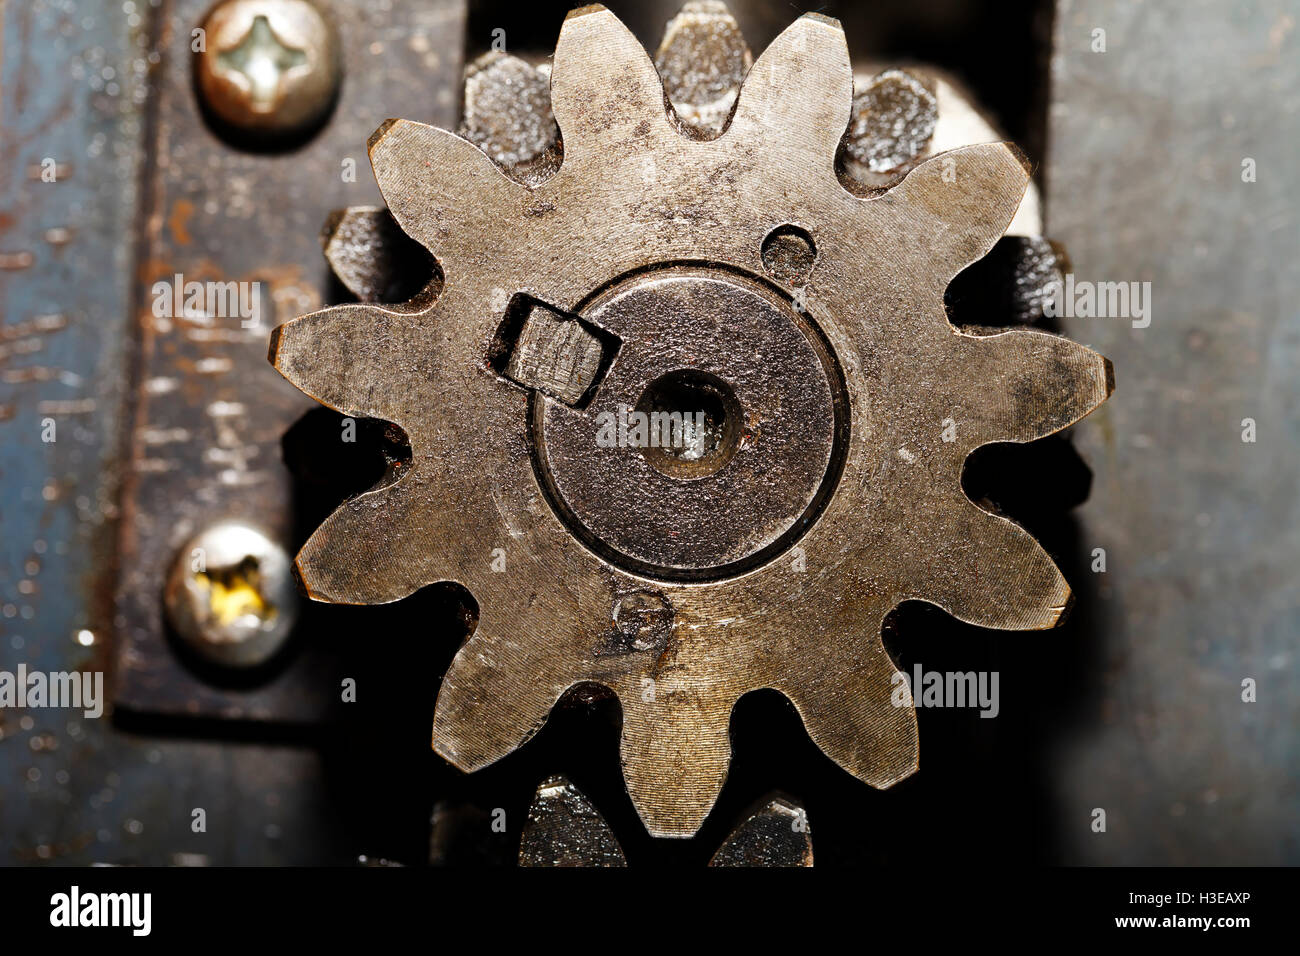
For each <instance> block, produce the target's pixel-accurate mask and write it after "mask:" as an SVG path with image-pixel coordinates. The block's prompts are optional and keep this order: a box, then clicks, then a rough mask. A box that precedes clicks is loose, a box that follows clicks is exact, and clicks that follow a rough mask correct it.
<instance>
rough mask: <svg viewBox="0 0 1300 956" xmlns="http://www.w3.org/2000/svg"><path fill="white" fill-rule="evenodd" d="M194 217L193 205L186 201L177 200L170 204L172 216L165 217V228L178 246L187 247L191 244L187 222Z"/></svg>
mask: <svg viewBox="0 0 1300 956" xmlns="http://www.w3.org/2000/svg"><path fill="white" fill-rule="evenodd" d="M192 215H194V203H192V202H190V201H189V200H188V199H178V200H176V202H174V203H172V214H171V215H170V216H168V217H167V228H168V229H170V230H171V234H172V238H173V239H175V240H176V242H177V244H178V245H182V246H188V245H189V244H190V242H191V239H190V230H189V220H190V217H191V216H192Z"/></svg>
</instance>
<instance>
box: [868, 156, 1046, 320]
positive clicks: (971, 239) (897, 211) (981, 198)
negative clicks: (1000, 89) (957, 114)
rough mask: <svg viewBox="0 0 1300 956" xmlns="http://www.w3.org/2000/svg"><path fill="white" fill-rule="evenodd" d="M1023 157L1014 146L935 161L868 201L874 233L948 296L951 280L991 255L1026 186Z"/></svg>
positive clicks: (931, 160)
mask: <svg viewBox="0 0 1300 956" xmlns="http://www.w3.org/2000/svg"><path fill="white" fill-rule="evenodd" d="M1029 177H1030V170H1029V166H1028V163H1027V161H1026V160H1025V156H1024V154H1023V153H1022V152H1020V150H1019V149H1017V148H1016V147H1015V146H1013V145H1012V144H1011V143H986V144H984V145H980V146H964V147H962V148H961V149H954V150H950V151H948V152H946V153H940V154H939V155H938V156H934V157H931V158H930V159H928V160H926V161H925V162H923V163H921V164H920V165H919V166H917V167H916V168H915V169H913V170H912V171H911V172H910V173H908V174H907V176H906V177H904V179H903V181H902V182H900V183H899V184H898V185H896V186H894V187H892V188H891V189H889V190H887V191H886V192H884V193H882V194H880V195H879V196H877V197H876V198H875V199H872V200H869V201H867V202H866V204H865V205H866V207H867V208H868V209H869V210H871V213H872V214H873V215H876V216H880V217H883V218H884V219H885V221H884V222H880V223H879V224H878V225H877V226H876V228H880V229H885V230H888V234H889V235H890V237H891V243H894V242H896V243H897V249H898V253H899V254H901V256H905V257H906V258H908V259H910V260H912V261H914V262H916V263H917V267H916V269H915V272H916V274H917V275H919V276H926V275H930V276H933V277H934V282H935V284H936V285H937V286H938V288H937V290H936V294H937V295H939V296H942V295H943V291H944V289H946V288H947V287H948V283H949V282H950V281H952V278H953V276H955V275H957V273H959V272H961V271H962V270H963V269H965V268H966V267H967V266H969V265H970V264H971V263H972V262H975V261H976V260H977V259H982V258H983V257H984V256H985V255H987V254H988V252H989V250H990V249H992V248H993V245H994V243H996V242H997V241H998V240H999V239H1000V238H1002V236H1003V234H1004V233H1006V231H1007V227H1008V226H1009V225H1010V224H1011V220H1012V219H1013V218H1015V215H1016V210H1017V209H1019V208H1020V203H1021V201H1022V200H1023V199H1024V196H1025V191H1026V190H1027V189H1028V188H1029Z"/></svg>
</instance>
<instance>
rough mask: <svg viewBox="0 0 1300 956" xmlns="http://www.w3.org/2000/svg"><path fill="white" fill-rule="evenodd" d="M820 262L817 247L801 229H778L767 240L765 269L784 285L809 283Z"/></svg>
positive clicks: (784, 227)
mask: <svg viewBox="0 0 1300 956" xmlns="http://www.w3.org/2000/svg"><path fill="white" fill-rule="evenodd" d="M816 261H817V246H816V245H815V244H814V243H813V240H812V236H811V235H809V234H808V231H807V230H806V229H801V228H800V227H799V226H792V225H784V226H777V227H776V228H775V229H773V230H772V231H771V232H769V233H768V234H767V238H766V239H764V240H763V267H764V268H765V269H767V271H768V274H769V275H771V276H772V278H773V279H775V280H776V281H777V282H780V283H783V284H784V285H790V286H802V285H804V284H806V283H807V282H808V276H809V275H811V274H812V267H813V263H815V262H816Z"/></svg>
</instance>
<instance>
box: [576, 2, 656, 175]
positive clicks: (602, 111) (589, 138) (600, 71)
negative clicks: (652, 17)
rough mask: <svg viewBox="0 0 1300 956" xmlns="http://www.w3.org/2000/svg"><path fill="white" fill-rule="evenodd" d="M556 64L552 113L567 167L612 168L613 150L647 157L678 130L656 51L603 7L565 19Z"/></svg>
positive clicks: (616, 152)
mask: <svg viewBox="0 0 1300 956" xmlns="http://www.w3.org/2000/svg"><path fill="white" fill-rule="evenodd" d="M552 64H553V65H552V67H551V111H552V112H553V113H554V115H555V120H556V122H557V123H558V124H559V126H560V138H561V140H562V142H563V144H564V145H563V149H564V165H572V164H577V165H582V164H585V163H587V162H588V161H592V160H601V161H602V162H603V163H604V164H606V165H608V163H609V156H610V154H611V153H613V154H615V155H619V156H624V155H626V156H629V157H630V156H633V155H637V156H639V155H643V154H644V153H645V151H646V149H647V148H651V147H652V146H653V143H654V140H655V138H656V137H657V136H663V135H664V134H668V135H671V136H674V137H675V136H676V135H677V133H676V131H675V130H674V129H673V128H672V125H671V124H670V123H669V121H668V111H667V108H666V102H665V96H664V88H663V83H662V82H661V81H660V79H659V74H658V72H656V70H655V68H654V64H653V63H651V62H650V56H649V54H647V53H646V51H645V49H644V48H642V46H641V44H640V43H639V42H638V41H637V39H636V37H635V36H633V35H632V32H631V31H630V30H629V29H628V28H627V27H626V26H625V25H624V24H623V22H622V21H621V20H619V19H618V17H616V16H614V14H612V13H610V12H609V11H608V10H606V9H605V8H604V7H602V6H600V5H599V4H596V5H593V6H589V7H583V8H582V9H580V10H574V11H573V12H572V13H570V14H569V15H568V17H566V18H565V21H564V26H563V27H562V28H561V29H560V38H559V40H558V42H557V43H556V46H555V58H554V60H553V61H552ZM561 168H563V167H561Z"/></svg>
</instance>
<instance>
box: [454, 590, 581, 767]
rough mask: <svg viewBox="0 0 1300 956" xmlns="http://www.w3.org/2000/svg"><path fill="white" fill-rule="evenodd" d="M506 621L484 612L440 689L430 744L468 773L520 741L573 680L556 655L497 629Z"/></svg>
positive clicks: (537, 726)
mask: <svg viewBox="0 0 1300 956" xmlns="http://www.w3.org/2000/svg"><path fill="white" fill-rule="evenodd" d="M505 626H507V625H505V624H503V623H500V617H498V618H495V619H493V618H490V617H488V615H487V614H486V613H484V614H483V615H482V616H481V617H480V618H479V623H478V627H477V628H476V629H475V631H474V634H473V636H472V637H471V638H470V639H469V640H468V641H466V642H465V644H464V646H463V647H461V649H460V650H459V651H458V652H457V653H456V656H455V658H454V659H453V660H452V662H451V666H450V667H448V668H447V673H446V675H445V676H444V677H443V679H442V687H441V688H440V689H439V691H438V703H437V705H436V706H435V708H434V714H433V741H432V742H433V749H434V751H435V752H436V753H438V754H439V756H441V757H442V758H443V759H444V760H446V761H447V762H448V763H450V764H452V765H453V766H455V767H458V768H459V769H461V770H463V771H465V772H466V773H473V772H474V771H475V770H479V769H481V768H483V767H486V766H488V765H489V764H492V763H495V762H496V761H498V760H500V759H501V758H502V757H504V756H506V755H507V754H510V753H512V752H514V751H515V750H516V749H517V748H519V747H521V746H523V745H524V744H525V743H526V742H527V741H528V740H529V738H531V737H532V736H533V735H534V734H535V733H537V731H539V730H541V729H542V725H543V724H545V723H546V718H547V716H548V715H549V714H550V712H551V708H552V707H553V706H555V702H556V701H558V700H559V699H560V697H561V695H562V694H563V693H564V691H565V690H566V689H568V687H570V686H572V684H573V683H574V681H573V679H571V678H566V677H564V676H563V675H561V674H560V673H559V671H558V670H557V668H558V666H559V665H560V663H561V661H559V659H558V655H549V656H548V655H546V654H544V653H543V651H542V649H539V648H538V647H537V645H536V644H533V645H530V646H529V647H524V646H522V645H521V643H520V642H519V641H517V640H513V639H511V638H509V637H508V636H507V635H505V634H504V633H500V631H501V629H503V628H504V627H505Z"/></svg>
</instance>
